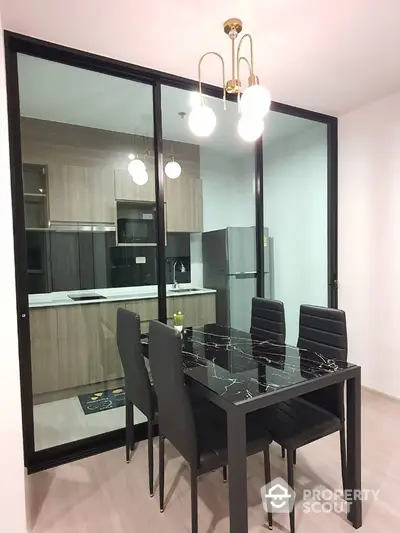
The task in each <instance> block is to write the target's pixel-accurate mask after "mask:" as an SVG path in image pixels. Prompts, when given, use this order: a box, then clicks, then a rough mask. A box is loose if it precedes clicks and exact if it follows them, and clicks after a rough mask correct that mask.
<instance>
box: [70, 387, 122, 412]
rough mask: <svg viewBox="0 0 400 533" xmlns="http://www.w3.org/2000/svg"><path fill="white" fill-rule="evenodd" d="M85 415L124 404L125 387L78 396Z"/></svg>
mask: <svg viewBox="0 0 400 533" xmlns="http://www.w3.org/2000/svg"><path fill="white" fill-rule="evenodd" d="M78 398H79V401H80V404H81V407H82V409H83V412H84V413H85V415H91V414H92V413H100V411H107V410H108V409H116V408H117V407H122V406H124V405H125V388H124V387H119V388H116V389H107V390H103V391H98V392H93V393H91V394H80V395H79V396H78Z"/></svg>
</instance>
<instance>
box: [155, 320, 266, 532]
mask: <svg viewBox="0 0 400 533" xmlns="http://www.w3.org/2000/svg"><path fill="white" fill-rule="evenodd" d="M149 357H150V368H151V372H152V376H153V380H154V386H155V389H156V392H157V397H158V405H159V416H158V425H159V426H158V427H159V435H160V445H159V454H160V460H159V468H160V474H159V493H160V512H163V511H164V440H165V439H168V440H169V441H170V442H171V444H172V445H173V446H174V447H175V448H176V449H177V450H178V451H179V453H180V454H181V455H182V456H183V458H184V459H185V460H186V461H187V462H188V463H189V466H190V480H191V481H190V484H191V508H192V533H197V531H198V516H197V505H198V502H197V478H198V476H200V475H202V474H204V473H207V472H210V471H212V470H215V469H217V468H220V467H223V466H225V465H226V464H227V462H228V452H227V427H226V417H224V418H221V419H220V420H218V421H216V419H215V418H211V417H210V416H209V415H208V413H207V411H206V410H199V411H195V410H194V409H193V406H192V403H191V400H190V396H189V394H188V390H189V389H190V387H189V386H188V385H187V384H186V383H185V379H184V371H183V366H182V365H183V358H182V341H181V336H180V334H179V333H178V332H177V331H176V330H175V329H174V328H172V327H170V326H167V325H166V324H163V323H161V322H157V321H152V322H150V334H149ZM270 442H271V437H270V435H269V434H268V433H267V432H266V431H265V429H264V428H263V425H262V423H255V422H254V421H248V428H247V455H252V454H255V453H258V452H260V451H263V452H264V473H265V483H269V482H270V479H271V472H270V461H269V444H270ZM268 523H269V526H270V528H271V527H272V515H271V514H270V513H269V514H268Z"/></svg>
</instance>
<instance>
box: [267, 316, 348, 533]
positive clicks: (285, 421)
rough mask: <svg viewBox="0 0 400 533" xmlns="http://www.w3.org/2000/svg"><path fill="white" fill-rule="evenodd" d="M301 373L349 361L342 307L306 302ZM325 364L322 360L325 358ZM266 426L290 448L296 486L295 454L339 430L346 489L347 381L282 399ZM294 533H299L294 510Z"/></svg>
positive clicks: (290, 470) (291, 481)
mask: <svg viewBox="0 0 400 533" xmlns="http://www.w3.org/2000/svg"><path fill="white" fill-rule="evenodd" d="M297 346H298V348H299V355H300V372H301V373H302V374H304V375H307V360H310V358H312V359H313V360H314V359H315V358H321V356H322V357H323V358H324V360H325V361H326V360H327V359H330V360H333V362H334V360H337V361H347V329H346V315H345V313H344V311H341V310H339V309H330V308H327V307H317V306H312V305H302V306H301V307H300V321H299V337H298V343H297ZM321 363H322V361H321ZM264 413H265V416H266V424H265V427H266V429H267V430H268V431H269V432H270V433H271V436H272V438H273V440H274V441H275V442H277V443H278V444H280V445H281V446H282V447H283V448H285V449H286V450H287V471H288V484H289V485H290V486H291V487H292V488H294V472H293V470H294V469H293V464H294V455H295V452H296V450H297V449H298V448H301V447H302V446H305V445H306V444H310V443H311V442H314V441H316V440H319V439H321V438H323V437H326V436H328V435H331V434H332V433H335V432H336V431H338V432H339V433H340V454H341V466H342V482H343V489H346V468H347V465H346V436H345V412H344V387H343V383H340V384H337V385H331V386H330V387H326V388H324V389H320V390H317V391H314V392H311V393H309V394H305V395H303V396H301V397H300V398H296V399H294V400H289V401H285V402H281V403H279V404H277V405H274V406H271V407H268V408H267V409H266V410H265V411H264ZM290 532H291V533H294V532H295V515H294V509H293V510H292V512H291V513H290Z"/></svg>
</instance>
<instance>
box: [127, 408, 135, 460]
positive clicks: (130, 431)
mask: <svg viewBox="0 0 400 533" xmlns="http://www.w3.org/2000/svg"><path fill="white" fill-rule="evenodd" d="M133 439H134V435H133V404H132V402H131V401H130V400H128V398H126V400H125V451H126V462H127V463H129V461H130V460H131V449H132V448H131V446H132V441H133Z"/></svg>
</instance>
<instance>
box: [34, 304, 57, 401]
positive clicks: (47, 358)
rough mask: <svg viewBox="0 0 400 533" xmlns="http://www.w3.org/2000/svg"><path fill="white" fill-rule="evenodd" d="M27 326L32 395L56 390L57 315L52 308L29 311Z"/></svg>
mask: <svg viewBox="0 0 400 533" xmlns="http://www.w3.org/2000/svg"><path fill="white" fill-rule="evenodd" d="M29 325H30V335H31V365H32V387H33V394H40V393H42V392H48V391H52V390H58V389H59V388H60V383H59V376H58V339H57V314H56V312H55V310H54V309H52V308H45V309H31V310H30V312H29Z"/></svg>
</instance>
